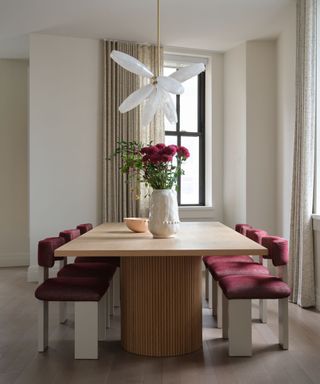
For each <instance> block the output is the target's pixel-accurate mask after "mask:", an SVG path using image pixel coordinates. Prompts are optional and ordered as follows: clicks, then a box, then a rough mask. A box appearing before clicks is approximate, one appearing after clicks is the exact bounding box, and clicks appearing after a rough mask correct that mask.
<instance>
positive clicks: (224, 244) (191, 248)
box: [55, 222, 268, 257]
mask: <svg viewBox="0 0 320 384" xmlns="http://www.w3.org/2000/svg"><path fill="white" fill-rule="evenodd" d="M267 254H268V251H267V249H266V248H264V247H262V246H261V245H259V244H257V243H256V242H254V241H252V240H250V239H248V238H246V237H245V236H242V235H241V234H239V233H238V232H236V231H234V230H233V229H231V228H229V227H227V226H225V225H223V224H222V223H219V222H182V223H181V224H180V230H179V232H178V234H177V236H176V237H175V238H171V239H154V238H153V237H152V235H151V233H149V232H147V233H134V232H131V231H130V230H129V229H128V228H127V226H126V225H125V224H124V223H104V224H101V225H99V226H97V227H95V228H94V229H93V230H91V231H89V232H87V233H86V234H84V235H82V236H81V237H79V238H77V239H75V240H73V241H71V242H69V243H67V244H65V245H63V246H61V247H60V248H58V249H57V250H56V251H55V256H127V257H128V256H133V257H134V256H215V255H267Z"/></svg>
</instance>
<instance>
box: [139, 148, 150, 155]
mask: <svg viewBox="0 0 320 384" xmlns="http://www.w3.org/2000/svg"><path fill="white" fill-rule="evenodd" d="M149 148H150V147H143V148H141V150H140V153H141V154H142V155H146V154H148V153H149Z"/></svg>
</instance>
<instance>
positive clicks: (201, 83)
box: [165, 72, 206, 207]
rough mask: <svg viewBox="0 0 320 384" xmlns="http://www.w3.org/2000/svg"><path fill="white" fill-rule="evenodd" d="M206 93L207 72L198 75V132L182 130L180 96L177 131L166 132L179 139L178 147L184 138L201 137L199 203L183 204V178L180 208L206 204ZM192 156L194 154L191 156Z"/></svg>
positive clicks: (179, 185) (177, 106)
mask: <svg viewBox="0 0 320 384" xmlns="http://www.w3.org/2000/svg"><path fill="white" fill-rule="evenodd" d="M205 93H206V76H205V72H202V73H200V74H199V75H198V122H197V124H198V130H197V131H196V132H186V131H181V129H180V95H177V96H176V108H177V117H178V122H177V124H176V130H175V131H165V136H174V137H176V138H177V145H178V146H180V145H181V138H182V137H199V203H198V204H181V178H179V180H178V191H177V195H178V205H179V207H201V206H205V204H206V193H205V190H206V180H205V123H206V121H205ZM191 156H192V154H191Z"/></svg>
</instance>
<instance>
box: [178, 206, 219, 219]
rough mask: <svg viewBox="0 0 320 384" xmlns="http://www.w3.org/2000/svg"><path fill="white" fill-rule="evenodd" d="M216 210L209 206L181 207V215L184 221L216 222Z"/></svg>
mask: <svg viewBox="0 0 320 384" xmlns="http://www.w3.org/2000/svg"><path fill="white" fill-rule="evenodd" d="M214 213H215V209H214V208H213V207H209V206H199V207H192V206H191V207H179V215H180V219H181V220H182V221H184V220H204V221H210V220H214Z"/></svg>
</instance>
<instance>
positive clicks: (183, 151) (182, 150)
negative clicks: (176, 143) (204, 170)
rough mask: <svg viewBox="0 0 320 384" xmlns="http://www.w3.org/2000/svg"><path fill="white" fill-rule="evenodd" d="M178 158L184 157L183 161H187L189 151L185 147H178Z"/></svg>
mask: <svg viewBox="0 0 320 384" xmlns="http://www.w3.org/2000/svg"><path fill="white" fill-rule="evenodd" d="M177 152H178V156H179V157H184V158H185V159H187V158H188V157H190V152H189V150H188V149H187V148H186V147H183V146H181V147H178V151H177Z"/></svg>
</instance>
